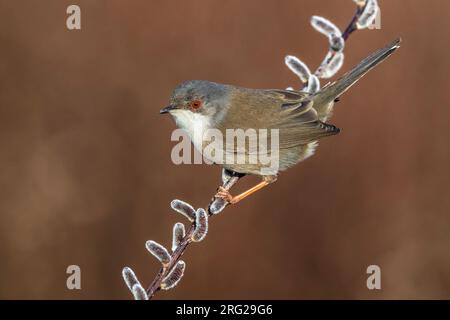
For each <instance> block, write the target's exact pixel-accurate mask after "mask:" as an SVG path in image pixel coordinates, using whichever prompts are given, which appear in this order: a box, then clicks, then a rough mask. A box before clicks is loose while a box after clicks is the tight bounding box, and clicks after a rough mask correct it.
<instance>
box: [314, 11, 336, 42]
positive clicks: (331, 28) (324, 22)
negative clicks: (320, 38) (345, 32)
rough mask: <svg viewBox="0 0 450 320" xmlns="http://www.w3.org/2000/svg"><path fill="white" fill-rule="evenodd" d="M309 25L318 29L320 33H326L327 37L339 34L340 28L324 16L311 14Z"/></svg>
mask: <svg viewBox="0 0 450 320" xmlns="http://www.w3.org/2000/svg"><path fill="white" fill-rule="evenodd" d="M311 25H312V26H313V28H314V29H316V30H317V31H319V32H320V33H322V34H324V35H326V36H327V37H329V36H331V35H332V34H335V35H337V36H341V35H342V33H341V30H339V28H338V27H336V26H335V25H334V23H332V22H331V21H330V20H328V19H325V18H324V17H319V16H312V17H311Z"/></svg>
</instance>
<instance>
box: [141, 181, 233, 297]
mask: <svg viewBox="0 0 450 320" xmlns="http://www.w3.org/2000/svg"><path fill="white" fill-rule="evenodd" d="M239 179H240V177H239V176H234V177H231V178H230V179H229V180H228V181H226V182H225V183H224V184H223V185H222V187H223V188H225V189H227V190H229V189H231V187H232V186H233V185H235V184H236V182H238V180H239ZM218 200H219V199H213V201H212V202H211V203H210V204H209V205H208V216H210V217H211V216H213V215H214V214H213V213H212V212H211V210H210V208H211V204H212V203H213V202H214V201H218ZM194 229H195V222H193V223H192V224H191V225H190V227H189V229H188V230H187V232H186V235H185V236H184V238H183V239H182V240H181V242H180V244H179V245H178V247H177V248H176V249H175V251H174V252H173V253H172V255H171V259H170V262H169V264H168V265H167V266H165V267H161V269H160V270H159V272H158V274H157V275H156V277H155V278H154V279H153V281H152V283H151V284H150V285H149V287H148V288H147V295H148V298H149V299H151V298H152V297H153V296H154V295H155V293H156V292H157V291H158V290H160V288H161V282H162V280H163V279H164V278H165V277H166V276H167V275H168V273H169V272H170V270H172V268H173V267H174V266H175V265H176V264H177V262H178V260H180V258H181V256H182V255H183V254H184V252H185V251H186V249H187V247H188V246H189V245H190V244H191V243H192V239H191V237H192V234H193V232H194Z"/></svg>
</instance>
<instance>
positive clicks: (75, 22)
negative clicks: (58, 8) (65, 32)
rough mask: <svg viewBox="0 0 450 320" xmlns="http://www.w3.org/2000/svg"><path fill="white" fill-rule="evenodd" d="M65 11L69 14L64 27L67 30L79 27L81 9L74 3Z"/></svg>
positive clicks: (78, 28)
mask: <svg viewBox="0 0 450 320" xmlns="http://www.w3.org/2000/svg"><path fill="white" fill-rule="evenodd" d="M66 13H67V14H68V15H69V16H68V17H67V20H66V27H67V29H69V30H80V29H81V9H80V7H79V6H77V5H76V4H72V5H70V6H68V7H67V9H66Z"/></svg>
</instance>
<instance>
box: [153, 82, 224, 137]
mask: <svg viewBox="0 0 450 320" xmlns="http://www.w3.org/2000/svg"><path fill="white" fill-rule="evenodd" d="M229 90H230V89H229V86H226V85H222V84H218V83H214V82H209V81H203V80H192V81H185V82H183V83H181V84H180V85H178V86H177V87H176V88H175V90H174V91H173V94H172V97H171V99H170V104H169V105H168V106H167V107H165V108H164V109H162V110H161V111H160V113H169V114H170V115H172V116H173V117H174V119H175V121H176V122H177V125H178V126H179V127H181V128H187V127H192V126H193V125H194V123H193V122H196V124H198V122H204V124H205V126H208V127H211V126H214V125H216V124H217V123H218V122H220V120H221V119H222V118H223V116H224V113H225V112H226V109H227V106H228V95H229Z"/></svg>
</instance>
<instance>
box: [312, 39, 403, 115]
mask: <svg viewBox="0 0 450 320" xmlns="http://www.w3.org/2000/svg"><path fill="white" fill-rule="evenodd" d="M400 41H401V39H400V38H399V39H396V40H394V41H392V42H391V43H389V44H388V45H387V46H385V47H384V48H381V49H378V50H377V51H375V52H374V53H372V54H371V55H370V56H368V57H367V58H365V59H364V60H363V61H361V62H360V63H359V64H358V65H357V66H356V67H354V68H353V69H352V70H351V71H350V72H347V73H346V74H344V75H343V76H342V77H341V78H340V79H338V80H336V81H335V82H332V83H330V84H328V85H326V86H324V87H323V88H322V89H321V90H320V91H319V92H318V93H317V94H316V95H315V97H314V106H325V105H327V104H328V103H330V102H332V101H333V100H335V99H336V98H338V97H339V96H341V95H342V94H343V93H344V92H345V91H347V90H348V88H350V87H351V86H352V85H353V84H354V83H355V82H356V81H358V80H359V79H360V78H361V77H362V76H364V75H365V74H366V73H367V72H369V71H370V70H371V69H372V68H374V67H375V66H376V65H378V64H379V63H380V62H382V61H384V59H386V58H387V57H389V56H390V55H391V54H392V53H394V51H395V50H397V49H398V48H400Z"/></svg>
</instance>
